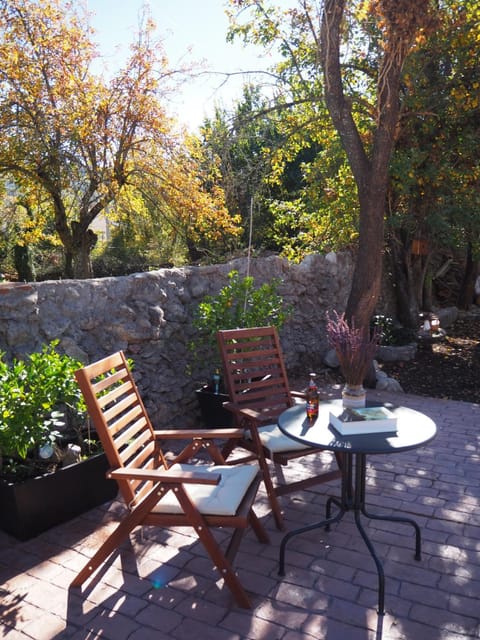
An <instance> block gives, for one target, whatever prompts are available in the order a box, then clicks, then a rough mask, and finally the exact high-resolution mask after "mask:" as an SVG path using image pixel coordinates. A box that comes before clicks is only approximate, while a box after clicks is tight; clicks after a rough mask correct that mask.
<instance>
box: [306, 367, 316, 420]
mask: <svg viewBox="0 0 480 640" xmlns="http://www.w3.org/2000/svg"><path fill="white" fill-rule="evenodd" d="M316 377H317V374H316V373H311V374H310V381H309V383H308V387H307V393H306V396H307V418H308V419H309V420H310V422H313V421H314V420H315V419H316V417H317V416H318V387H317V383H316V381H315V378H316Z"/></svg>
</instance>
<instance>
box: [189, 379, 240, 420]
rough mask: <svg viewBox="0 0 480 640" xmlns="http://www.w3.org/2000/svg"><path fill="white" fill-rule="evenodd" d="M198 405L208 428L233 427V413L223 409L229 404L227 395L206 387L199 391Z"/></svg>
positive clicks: (197, 392)
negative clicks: (225, 403)
mask: <svg viewBox="0 0 480 640" xmlns="http://www.w3.org/2000/svg"><path fill="white" fill-rule="evenodd" d="M195 393H196V394H197V399H198V404H199V406H200V413H201V416H202V421H203V423H204V425H205V426H206V427H231V426H232V424H233V413H232V412H231V411H227V409H224V408H223V406H222V405H223V403H224V402H228V400H229V397H228V394H226V393H214V392H213V391H211V390H210V389H209V387H208V386H207V385H206V386H204V387H202V388H201V389H197V391H196V392H195Z"/></svg>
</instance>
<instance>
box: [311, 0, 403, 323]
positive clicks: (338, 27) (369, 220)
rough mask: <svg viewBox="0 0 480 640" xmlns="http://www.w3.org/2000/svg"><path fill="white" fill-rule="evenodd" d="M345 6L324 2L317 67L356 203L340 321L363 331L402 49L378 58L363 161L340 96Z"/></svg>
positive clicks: (375, 282)
mask: <svg viewBox="0 0 480 640" xmlns="http://www.w3.org/2000/svg"><path fill="white" fill-rule="evenodd" d="M345 3H346V0H325V4H324V11H323V15H322V24H321V34H320V35H321V37H320V43H321V62H322V67H323V73H324V82H325V102H326V104H327V108H328V111H329V114H330V117H331V118H332V122H333V125H334V127H335V129H336V130H337V131H338V133H339V135H340V139H341V141H342V145H343V148H344V149H345V153H346V154H347V158H348V162H349V165H350V167H351V169H352V173H353V176H354V178H355V182H356V185H357V189H358V198H359V203H360V223H359V240H358V254H357V259H356V263H355V269H354V274H353V279H352V289H351V292H350V296H349V299H348V303H347V309H346V316H347V318H349V319H352V318H355V324H356V325H357V326H359V327H361V328H363V330H364V331H368V330H369V326H370V319H371V317H372V315H373V312H374V310H375V307H376V304H377V300H378V297H379V295H380V291H381V282H382V262H383V249H384V216H385V205H386V193H387V185H388V167H389V162H390V157H391V153H392V150H393V144H394V135H395V128H396V126H397V122H398V113H399V86H400V73H401V67H402V64H403V60H404V57H405V51H406V50H404V49H405V48H404V47H402V46H401V44H402V43H400V46H398V47H397V48H396V47H395V42H394V41H393V40H392V41H391V42H393V45H392V47H391V48H390V50H387V49H386V50H385V52H384V57H383V60H382V61H381V64H380V69H379V81H378V89H377V105H376V106H377V122H376V128H375V129H374V132H373V144H372V150H371V152H370V157H369V156H367V152H366V150H365V147H364V145H363V141H362V138H361V137H360V134H359V132H358V129H357V127H356V124H355V120H354V118H353V115H352V110H351V104H350V101H349V100H348V99H346V97H345V94H344V91H343V79H342V70H341V64H340V59H341V56H340V50H341V35H342V22H343V12H344V8H345ZM398 11H401V7H399V8H398ZM394 35H395V34H394Z"/></svg>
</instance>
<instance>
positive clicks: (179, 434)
mask: <svg viewBox="0 0 480 640" xmlns="http://www.w3.org/2000/svg"><path fill="white" fill-rule="evenodd" d="M154 434H155V439H160V440H186V439H187V440H188V439H194V438H225V439H228V438H242V437H243V429H238V428H236V427H234V428H225V429H222V428H219V429H156V430H155V431H154Z"/></svg>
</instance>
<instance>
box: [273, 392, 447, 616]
mask: <svg viewBox="0 0 480 640" xmlns="http://www.w3.org/2000/svg"><path fill="white" fill-rule="evenodd" d="M375 406H379V403H376V405H375ZM382 406H385V407H387V408H388V409H389V410H390V411H391V412H392V413H393V414H394V416H395V417H396V418H397V425H396V428H397V430H396V431H395V432H383V433H364V434H355V435H342V434H340V433H339V432H338V431H337V430H336V429H335V428H334V427H333V426H332V425H331V424H330V412H332V413H335V414H336V415H338V414H339V413H341V411H342V401H341V400H329V401H322V402H320V406H319V415H318V417H317V419H316V420H315V421H314V422H313V423H311V422H310V421H309V420H308V418H307V415H306V410H305V404H297V405H295V406H293V407H291V408H290V409H287V410H286V411H284V412H283V413H282V414H281V415H280V416H279V418H278V426H279V428H280V430H281V431H282V432H283V433H284V434H285V435H287V436H289V437H290V438H293V439H294V440H298V441H299V442H301V443H303V444H305V445H307V446H311V447H318V448H319V449H326V450H329V451H335V452H340V453H342V454H343V455H342V458H343V464H342V479H341V496H340V498H337V497H329V498H328V500H327V505H326V517H325V519H324V520H322V521H320V522H316V523H313V524H310V525H307V526H304V527H300V528H298V529H294V530H292V531H289V532H288V533H287V534H286V535H285V536H284V537H283V539H282V541H281V544H280V559H279V575H281V576H283V575H285V550H286V545H287V543H288V541H289V540H290V539H291V538H293V537H294V536H297V535H299V534H302V533H305V532H307V531H311V530H313V529H318V528H325V529H326V530H328V529H329V527H330V525H331V524H333V523H335V522H338V521H340V520H341V519H342V517H343V516H344V514H345V513H346V512H347V511H353V513H354V518H355V523H356V525H357V529H358V531H359V532H360V534H361V536H362V538H363V540H364V541H365V544H366V546H367V548H368V550H369V552H370V555H371V556H372V558H373V560H374V562H375V565H376V567H377V574H378V614H379V615H383V614H384V613H385V606H384V605H385V575H384V571H383V565H382V563H381V562H380V559H379V558H378V556H377V554H376V552H375V549H374V547H373V544H372V542H371V541H370V539H369V537H368V535H367V532H366V531H365V529H364V527H363V525H362V522H361V519H360V514H363V515H364V516H365V517H367V518H370V519H374V520H388V521H391V522H401V523H404V524H409V525H411V526H412V527H413V528H414V530H415V560H420V559H421V534H420V527H419V526H418V524H417V523H416V522H415V521H414V520H412V519H411V518H404V517H402V516H391V515H382V514H372V513H370V512H368V511H367V509H366V507H365V493H366V491H365V487H366V468H367V462H366V460H367V455H373V454H375V455H376V454H389V453H399V452H401V451H407V450H409V449H416V448H417V447H421V446H423V445H425V444H427V443H428V442H430V441H431V440H433V438H434V437H435V435H436V432H437V428H436V425H435V423H434V422H433V420H431V419H430V418H429V417H428V416H426V415H424V414H423V413H420V412H419V411H415V410H413V409H409V408H407V407H402V406H394V405H392V404H389V403H385V404H383V405H382ZM332 505H335V506H337V507H338V511H337V512H336V513H335V515H332Z"/></svg>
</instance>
